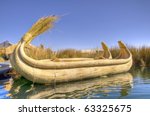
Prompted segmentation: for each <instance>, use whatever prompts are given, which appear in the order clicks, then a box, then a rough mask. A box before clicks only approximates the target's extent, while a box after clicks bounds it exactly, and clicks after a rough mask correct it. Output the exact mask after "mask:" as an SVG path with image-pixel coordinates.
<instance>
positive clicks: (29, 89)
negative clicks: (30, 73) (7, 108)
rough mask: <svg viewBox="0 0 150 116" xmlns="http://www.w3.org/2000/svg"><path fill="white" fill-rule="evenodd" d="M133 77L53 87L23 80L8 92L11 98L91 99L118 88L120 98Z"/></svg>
mask: <svg viewBox="0 0 150 116" xmlns="http://www.w3.org/2000/svg"><path fill="white" fill-rule="evenodd" d="M132 81H133V77H132V75H131V74H130V73H122V74H117V75H111V76H108V77H99V78H95V79H88V80H81V81H76V82H68V83H55V84H53V85H40V84H33V83H32V82H29V81H27V80H26V79H24V78H20V79H18V80H15V81H14V83H13V86H12V88H11V90H10V93H11V97H12V98H24V99H25V98H28V99H39V98H92V97H90V96H91V93H92V95H93V94H99V93H105V95H106V94H107V93H110V92H111V91H110V90H109V89H107V88H108V87H109V88H113V87H119V88H121V89H120V96H119V97H123V96H126V95H128V93H129V91H130V88H131V86H132Z"/></svg>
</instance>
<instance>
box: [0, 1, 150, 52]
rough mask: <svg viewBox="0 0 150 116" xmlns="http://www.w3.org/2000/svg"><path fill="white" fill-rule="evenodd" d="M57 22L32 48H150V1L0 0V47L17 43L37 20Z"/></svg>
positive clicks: (36, 40)
mask: <svg viewBox="0 0 150 116" xmlns="http://www.w3.org/2000/svg"><path fill="white" fill-rule="evenodd" d="M48 15H58V16H60V17H61V18H60V19H59V20H58V21H57V22H56V23H55V26H54V28H53V29H52V30H49V31H48V32H46V33H44V34H42V35H41V36H39V37H37V38H36V39H35V40H34V41H33V42H32V43H33V44H34V45H39V44H44V45H45V46H46V47H50V48H52V49H55V50H57V49H65V48H76V49H89V48H96V47H99V46H100V42H101V41H104V42H106V43H107V44H108V45H109V46H115V45H117V41H118V40H122V41H123V42H125V43H127V44H129V45H135V46H140V45H148V46H150V0H0V43H1V42H3V41H5V40H9V41H10V42H12V43H17V42H18V41H19V40H20V38H21V37H22V35H23V34H24V33H26V31H28V29H29V28H30V27H31V26H32V24H33V23H34V22H35V21H36V20H38V19H39V18H40V17H43V16H48Z"/></svg>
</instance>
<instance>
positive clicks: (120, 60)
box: [10, 16, 132, 84]
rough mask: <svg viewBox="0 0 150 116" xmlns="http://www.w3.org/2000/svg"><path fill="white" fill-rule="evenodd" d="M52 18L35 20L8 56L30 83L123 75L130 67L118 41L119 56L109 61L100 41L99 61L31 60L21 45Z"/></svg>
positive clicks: (48, 25)
mask: <svg viewBox="0 0 150 116" xmlns="http://www.w3.org/2000/svg"><path fill="white" fill-rule="evenodd" d="M56 19H57V17H56V16H49V17H44V18H41V19H40V20H38V21H37V22H36V23H35V24H34V25H33V26H32V27H31V29H30V30H29V31H28V32H27V33H26V34H25V35H24V36H23V37H22V38H21V40H20V41H19V42H18V44H17V46H16V48H15V50H14V52H13V53H12V54H11V57H10V62H11V65H12V67H13V68H14V69H15V70H16V71H17V72H18V73H20V74H21V75H22V76H23V77H25V78H26V79H28V80H30V81H32V82H34V83H41V84H42V83H45V84H52V83H54V82H55V83H56V82H58V83H59V82H68V81H76V80H82V79H88V78H94V77H99V76H104V75H110V74H117V73H122V72H127V71H128V70H129V69H130V68H131V66H132V54H131V53H130V51H129V49H128V48H127V47H126V46H125V44H124V43H123V42H121V41H119V42H118V44H119V47H120V54H119V55H118V57H117V58H115V59H112V56H111V53H110V51H109V48H108V47H107V45H106V44H105V43H103V42H102V47H103V49H104V53H103V56H102V57H101V58H100V59H94V58H67V59H58V60H57V61H55V60H52V59H48V60H35V59H33V58H31V57H29V56H27V55H26V53H25V46H26V45H27V44H29V43H30V42H31V41H32V40H33V39H34V38H35V37H36V36H38V35H39V34H41V33H43V32H45V31H46V30H47V29H49V28H50V27H52V25H53V23H54V21H55V20H56Z"/></svg>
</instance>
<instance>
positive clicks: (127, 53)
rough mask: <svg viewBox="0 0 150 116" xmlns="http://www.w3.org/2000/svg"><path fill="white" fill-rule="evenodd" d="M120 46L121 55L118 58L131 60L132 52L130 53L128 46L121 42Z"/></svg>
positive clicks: (119, 42)
mask: <svg viewBox="0 0 150 116" xmlns="http://www.w3.org/2000/svg"><path fill="white" fill-rule="evenodd" d="M118 45H119V47H120V54H119V56H118V57H117V58H129V57H131V56H132V55H131V52H130V51H129V49H128V48H127V47H126V45H125V44H124V43H123V42H121V41H118Z"/></svg>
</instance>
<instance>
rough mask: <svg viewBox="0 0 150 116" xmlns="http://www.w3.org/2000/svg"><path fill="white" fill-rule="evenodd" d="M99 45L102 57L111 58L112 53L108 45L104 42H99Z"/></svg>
mask: <svg viewBox="0 0 150 116" xmlns="http://www.w3.org/2000/svg"><path fill="white" fill-rule="evenodd" d="M101 45H102V48H103V50H104V53H103V57H104V58H107V59H112V55H111V52H110V50H109V48H108V46H107V45H106V44H105V43H104V42H101Z"/></svg>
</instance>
